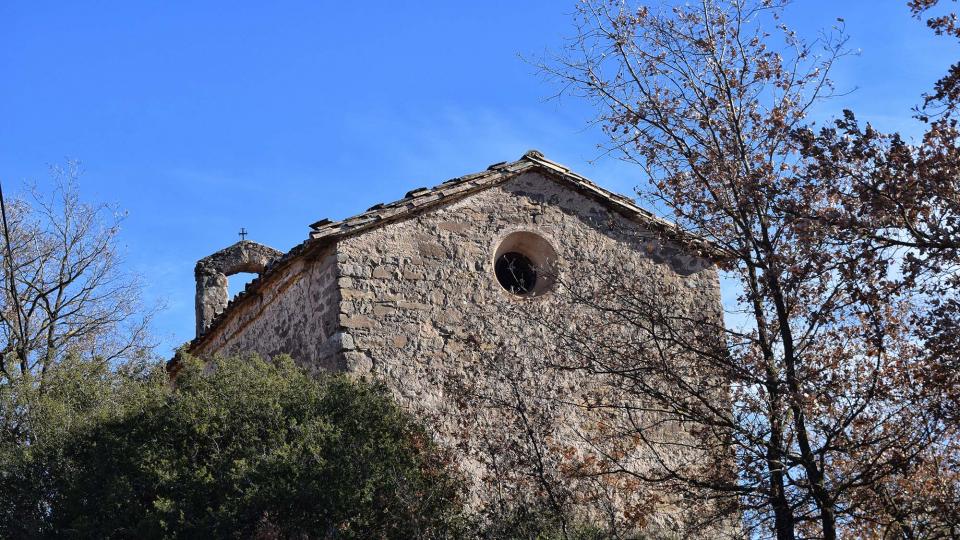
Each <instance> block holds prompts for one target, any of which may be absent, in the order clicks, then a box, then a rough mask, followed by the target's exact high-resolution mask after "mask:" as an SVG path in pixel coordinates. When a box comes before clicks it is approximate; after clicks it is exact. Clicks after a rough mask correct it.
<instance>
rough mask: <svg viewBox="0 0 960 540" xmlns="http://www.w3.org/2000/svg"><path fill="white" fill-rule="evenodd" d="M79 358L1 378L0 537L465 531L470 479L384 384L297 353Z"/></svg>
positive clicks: (408, 535)
mask: <svg viewBox="0 0 960 540" xmlns="http://www.w3.org/2000/svg"><path fill="white" fill-rule="evenodd" d="M184 366H185V367H184V368H183V370H181V371H180V373H179V374H178V377H177V381H176V388H175V389H174V388H172V387H171V385H169V384H168V383H167V382H166V380H165V378H164V376H163V374H162V373H157V372H156V371H147V372H137V373H117V372H113V371H110V370H106V369H103V368H97V367H94V366H92V365H90V364H84V363H82V362H75V363H66V364H63V365H62V367H61V366H58V367H57V368H56V370H55V371H54V372H52V373H48V376H47V377H48V379H47V381H48V382H47V383H46V384H45V386H44V388H43V391H42V392H41V391H39V390H37V389H35V385H31V384H29V381H23V383H22V384H21V383H19V382H17V383H15V384H13V385H10V386H8V387H4V388H2V389H0V392H2V394H0V415H2V419H0V420H2V422H3V425H4V427H5V428H6V431H5V434H4V440H3V442H2V443H0V444H2V446H0V536H2V537H25V536H26V537H36V536H52V537H84V538H85V537H104V538H132V537H136V538H163V537H233V536H241V537H247V536H260V537H293V536H305V537H321V538H322V537H336V538H356V537H364V538H366V537H379V538H424V537H428V538H437V537H449V536H454V535H458V534H459V532H458V531H460V529H458V527H462V526H463V525H462V524H463V521H464V519H463V514H462V488H461V483H460V482H459V481H458V479H457V478H455V477H454V476H453V475H451V474H450V473H449V472H448V471H449V470H450V467H449V463H448V461H447V458H446V456H445V454H444V453H442V452H441V451H439V449H438V448H437V447H436V446H435V445H434V444H433V442H432V441H431V440H430V438H429V437H428V436H427V435H426V433H425V432H424V431H423V429H422V428H420V427H419V426H417V425H416V424H414V423H412V422H411V421H410V420H409V419H408V418H407V417H406V416H405V415H404V414H403V413H402V412H401V411H400V410H399V408H398V407H397V406H396V405H395V404H394V402H393V401H392V400H391V399H390V397H389V395H388V394H387V392H386V391H385V390H384V389H383V388H382V387H380V386H376V385H370V384H366V383H362V382H356V381H353V380H350V379H347V378H345V377H342V376H324V377H320V378H315V377H311V376H308V375H306V374H305V373H303V372H302V371H301V370H300V369H298V368H297V367H296V366H295V365H294V364H293V362H292V361H290V360H289V359H279V360H276V361H264V360H261V359H259V358H243V359H240V358H230V359H219V360H218V361H217V362H216V363H215V364H214V365H212V366H210V367H205V366H203V365H202V364H201V363H200V362H199V361H196V360H193V359H190V358H186V359H185V364H184Z"/></svg>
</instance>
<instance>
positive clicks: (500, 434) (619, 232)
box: [338, 173, 720, 530]
mask: <svg viewBox="0 0 960 540" xmlns="http://www.w3.org/2000/svg"><path fill="white" fill-rule="evenodd" d="M516 231H530V232H534V233H536V234H537V235H539V236H541V237H543V238H545V239H546V240H547V241H548V242H549V243H550V244H551V246H552V247H553V248H554V250H555V251H556V253H557V255H558V259H559V260H558V268H559V278H560V280H561V281H566V282H570V283H579V284H583V283H589V282H591V280H594V279H595V278H597V277H598V276H597V273H598V272H600V268H599V265H601V264H604V265H605V266H604V268H607V269H609V268H610V262H611V261H613V263H614V264H615V265H617V266H616V270H617V271H620V272H621V273H623V272H626V273H627V274H628V275H635V276H637V279H640V280H650V281H651V282H656V283H663V284H667V285H669V290H671V291H674V293H673V294H676V295H678V298H675V299H673V300H674V301H677V303H678V304H679V305H682V306H685V307H682V308H681V309H689V310H700V311H701V312H702V311H704V310H705V311H707V312H710V313H713V314H715V315H716V316H717V317H719V306H720V300H719V287H718V279H717V274H716V272H715V270H714V269H713V268H712V267H710V266H709V265H707V264H706V263H705V262H704V261H702V260H698V259H694V258H691V257H689V256H686V255H685V254H684V253H685V252H684V250H682V249H680V248H679V247H678V246H671V245H662V244H660V243H659V242H658V241H656V240H655V239H654V238H653V237H652V236H651V235H649V234H647V233H646V232H645V231H644V230H643V229H642V228H641V227H639V226H638V225H637V224H636V223H634V222H632V221H628V220H627V219H625V218H622V217H620V216H619V215H616V214H612V213H610V212H609V211H608V210H607V207H606V206H604V205H603V204H601V203H599V202H596V201H595V200H593V199H590V198H587V197H585V196H582V195H580V194H578V193H576V192H574V191H572V190H570V189H568V188H567V187H564V186H561V185H560V184H558V183H556V182H554V181H552V180H550V179H547V178H545V177H543V176H541V175H540V174H538V173H527V174H524V175H522V176H520V177H518V178H516V179H514V180H511V181H509V182H508V183H506V184H504V185H502V186H500V187H495V188H491V189H489V190H486V191H483V192H481V193H479V194H476V195H473V196H471V197H468V198H466V199H464V200H461V201H459V202H456V203H454V204H451V205H449V206H446V207H443V208H442V209H439V210H435V211H432V212H428V213H426V214H423V215H421V216H419V217H417V218H414V219H410V220H407V221H403V222H399V223H396V224H392V225H387V226H385V227H382V228H379V229H376V230H373V231H370V232H366V233H364V234H362V235H359V236H356V237H352V238H348V239H345V240H341V242H340V245H339V247H338V264H339V267H340V274H341V278H340V286H341V295H342V302H341V307H340V325H341V326H342V327H343V332H344V338H345V339H344V340H343V343H344V346H345V349H346V352H345V353H344V355H345V363H346V367H347V369H349V370H351V371H354V372H357V373H361V374H369V376H371V377H373V378H375V379H380V380H385V381H387V384H388V385H389V387H390V388H392V389H393V390H394V392H395V393H396V395H397V397H398V398H399V400H400V402H401V403H402V404H403V405H404V406H405V407H406V408H408V409H410V410H413V411H416V412H417V414H418V415H419V416H420V417H422V418H426V419H428V421H430V422H431V423H432V424H433V427H434V429H435V430H436V432H437V433H439V435H440V437H441V439H442V440H443V441H444V442H445V443H446V444H448V445H449V446H451V447H454V448H457V449H458V452H460V453H461V454H462V456H463V460H462V462H461V464H462V466H463V467H464V469H465V470H466V471H467V472H468V474H469V475H470V476H471V477H472V478H474V479H477V480H478V486H477V488H476V490H477V491H476V493H477V494H478V495H477V497H478V498H479V499H482V500H483V501H484V502H485V503H488V504H490V503H492V504H496V503H497V499H500V498H502V499H505V500H517V499H525V498H528V499H533V498H539V499H541V500H552V501H571V500H574V499H576V498H578V497H581V496H585V497H586V498H589V499H592V501H593V502H592V503H591V506H592V507H593V508H592V511H593V512H597V511H599V512H603V511H609V513H610V516H608V517H609V518H610V519H619V518H622V517H623V511H624V509H625V507H628V506H629V505H631V504H635V505H639V504H641V503H642V502H644V501H645V500H647V499H644V501H641V500H640V499H643V498H644V496H645V495H644V494H638V497H639V498H637V499H636V500H631V501H628V500H624V498H623V497H624V496H623V492H624V489H623V486H617V485H613V484H609V485H604V484H603V482H596V481H593V480H590V481H571V480H570V477H569V474H567V472H569V470H568V469H569V467H568V466H569V463H570V462H572V461H576V460H577V459H578V458H584V459H585V458H586V457H587V456H589V455H590V452H589V449H588V448H587V443H586V442H585V438H584V436H583V435H582V434H583V433H584V432H587V431H589V430H590V429H592V427H593V426H595V425H596V424H597V423H598V422H601V421H603V420H602V418H601V416H600V415H598V414H593V413H591V412H589V407H585V406H584V404H586V403H587V402H588V401H589V400H590V399H591V396H596V395H598V394H599V395H610V392H611V389H609V388H601V387H600V386H602V383H601V382H598V381H596V380H587V379H584V378H582V377H580V376H579V375H578V374H577V373H574V372H569V371H566V372H565V371H563V370H556V369H550V368H549V367H548V366H547V365H546V364H545V363H544V361H543V360H544V358H549V357H552V356H561V355H560V352H561V351H560V350H559V349H558V347H560V345H561V344H559V343H558V342H557V341H556V339H555V337H554V336H552V335H551V332H550V331H549V329H548V327H547V325H544V324H541V323H542V322H545V321H558V320H559V321H564V320H569V321H574V320H576V319H577V317H575V315H576V314H574V313H571V312H570V311H571V310H572V309H576V308H575V307H573V306H572V305H571V304H570V303H569V302H567V301H566V300H565V295H564V294H561V293H560V292H559V291H554V292H547V293H546V294H544V295H543V296H541V297H538V298H537V297H535V298H527V297H518V296H515V295H513V294H511V293H509V292H507V291H506V290H504V289H503V288H502V287H501V286H500V285H499V284H498V283H497V281H496V278H495V276H494V271H493V265H494V260H493V258H494V253H495V251H496V249H497V246H498V244H499V242H500V241H501V240H502V239H503V238H505V237H506V236H508V235H509V234H511V233H513V232H516ZM561 324H562V322H561ZM653 423H655V422H653ZM664 429H667V430H669V429H672V428H666V427H665V428H664ZM663 436H664V437H666V438H674V439H678V438H681V437H683V436H684V435H683V434H681V433H679V432H677V433H665V434H664V435H663ZM564 455H566V456H567V457H568V458H572V459H567V460H565V459H563V457H562V456H564ZM636 459H638V460H640V461H642V460H643V459H644V457H643V456H637V458H636ZM641 468H642V467H641ZM565 471H566V472H565ZM588 494H589V495H588ZM660 495H662V494H660ZM660 495H658V496H657V497H654V498H655V499H659V500H661V501H663V503H662V504H661V506H660V507H659V508H658V509H657V512H655V513H657V514H658V517H657V522H656V523H653V524H651V527H654V526H656V527H660V529H658V530H662V529H674V528H676V527H678V524H677V523H678V522H679V521H681V520H682V514H683V511H682V509H680V507H678V506H677V505H675V504H674V502H671V501H670V497H669V496H660ZM531 502H534V501H531Z"/></svg>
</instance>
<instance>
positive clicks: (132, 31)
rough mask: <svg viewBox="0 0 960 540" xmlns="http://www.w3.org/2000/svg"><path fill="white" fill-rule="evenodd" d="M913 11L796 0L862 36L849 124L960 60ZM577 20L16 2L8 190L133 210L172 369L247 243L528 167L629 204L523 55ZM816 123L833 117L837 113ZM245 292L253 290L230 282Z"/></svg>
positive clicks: (561, 14) (10, 21)
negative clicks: (589, 184)
mask: <svg viewBox="0 0 960 540" xmlns="http://www.w3.org/2000/svg"><path fill="white" fill-rule="evenodd" d="M904 4H905V0H892V1H888V0H884V1H878V0H858V1H849V2H848V1H842V2H840V1H827V0H799V1H798V2H796V4H795V5H794V6H793V7H791V8H790V9H789V10H788V12H787V18H786V22H787V23H788V24H790V25H791V26H794V27H796V28H797V29H798V30H799V31H800V32H801V33H807V34H808V35H809V34H810V33H811V32H814V31H816V29H818V28H822V27H826V26H829V25H830V24H832V23H833V21H834V20H835V19H836V18H837V17H843V18H844V19H845V20H846V24H847V29H848V31H849V33H850V35H851V46H853V47H857V48H860V49H861V50H862V54H861V55H860V56H859V57H854V58H849V59H847V60H846V61H845V62H844V63H843V64H842V65H841V66H840V67H839V69H838V71H837V72H836V75H837V77H836V78H837V79H838V81H839V83H840V85H841V88H844V89H850V88H853V87H858V88H859V90H857V91H856V92H855V93H854V94H852V95H851V96H849V97H846V98H844V99H843V100H841V101H838V102H835V103H833V104H832V105H830V107H831V109H834V110H836V111H839V110H840V108H842V107H851V108H854V109H856V110H857V111H858V113H859V115H860V116H861V117H863V118H866V119H869V120H871V121H873V122H874V123H875V124H876V125H878V126H879V127H881V128H883V129H899V130H902V131H904V132H907V133H915V132H916V128H915V126H914V125H913V124H912V123H911V122H909V121H908V120H905V119H906V118H907V117H908V116H909V108H910V106H912V105H913V104H915V103H916V102H917V101H918V96H919V94H920V93H921V92H923V91H924V90H926V89H928V88H929V87H930V85H931V84H932V82H933V81H934V80H935V79H936V78H937V77H938V76H939V75H940V74H941V73H943V72H944V71H945V69H946V67H947V66H948V64H949V63H951V62H953V61H955V60H957V54H958V49H957V47H955V46H953V45H952V44H951V42H949V41H947V40H945V39H937V38H935V37H933V36H932V34H931V33H930V32H929V31H927V30H926V29H925V28H924V27H923V25H922V24H921V23H919V22H917V21H914V20H913V19H911V18H910V17H909V15H908V13H907V9H906V7H905V6H904ZM573 7H574V3H573V0H551V1H539V2H534V1H525V2H517V1H512V2H510V1H491V2H440V1H431V2H426V1H424V2H418V3H413V2H409V3H408V2H356V3H348V2H311V1H277V2H253V1H246V0H242V1H241V0H234V1H230V2H227V1H191V2H187V1H164V2H160V1H136V2H131V1H113V2H107V1H94V0H90V1H84V2H73V1H68V0H60V1H43V0H23V1H19V0H5V1H4V2H3V3H0V180H2V181H3V182H4V185H5V187H7V186H9V187H8V189H10V190H13V189H14V188H15V187H16V186H17V185H18V184H20V183H21V182H22V180H24V179H28V178H29V179H36V180H38V181H41V182H42V181H43V180H44V179H45V178H46V176H47V175H46V170H47V166H48V165H50V164H56V163H62V162H63V161H64V160H65V159H67V158H71V159H79V160H81V161H82V162H83V165H84V169H85V171H86V173H85V175H84V177H83V182H82V185H81V188H82V192H83V196H84V197H85V198H86V199H88V200H94V201H109V202H114V203H117V204H118V205H119V206H121V207H122V208H125V209H127V210H128V211H129V213H130V217H129V219H128V220H127V221H126V223H125V227H124V230H123V232H122V238H121V240H122V244H123V246H124V249H125V251H126V254H127V257H126V260H127V264H128V265H129V268H130V270H131V271H135V272H138V273H140V274H142V275H143V277H144V278H145V280H146V282H147V284H148V287H147V291H146V293H147V297H148V299H150V300H161V299H162V300H164V301H165V302H166V304H167V309H166V310H165V311H164V312H163V313H162V314H161V316H160V317H159V318H158V319H157V321H156V325H155V329H154V330H155V333H156V335H157V336H158V338H160V340H161V342H162V344H163V346H162V349H161V351H159V352H161V354H168V353H169V351H170V350H171V349H172V347H174V346H176V345H178V344H180V343H182V342H184V341H186V340H188V339H190V338H192V337H193V336H192V332H193V324H194V322H193V319H194V313H193V293H194V283H193V265H194V263H195V261H196V260H197V259H199V258H201V257H203V256H205V255H208V254H209V253H212V252H213V251H216V250H217V249H219V248H221V247H224V246H226V245H229V244H230V243H232V242H234V241H235V240H236V239H237V235H236V232H237V231H238V230H239V228H240V227H246V228H247V229H248V230H249V231H250V232H251V239H253V240H257V241H260V242H263V243H266V244H268V245H271V246H274V247H277V248H280V249H284V250H286V249H289V248H290V247H292V246H293V245H295V244H297V243H299V242H301V241H302V240H303V239H305V238H306V235H307V231H308V229H307V224H309V223H312V222H313V221H316V220H318V219H320V218H323V217H330V218H334V219H336V218H342V217H345V216H347V215H351V214H354V213H357V212H360V211H363V210H364V209H366V208H367V207H369V206H371V205H372V204H374V203H376V202H382V201H387V200H393V199H396V198H399V197H402V196H403V194H404V193H405V192H406V191H408V190H410V189H412V188H414V187H419V186H427V185H433V184H436V183H439V182H441V181H443V180H446V179H448V178H451V177H454V176H459V175H462V174H465V173H469V172H475V171H478V170H482V169H484V168H485V167H486V166H487V165H488V164H490V163H494V162H498V161H504V160H509V159H515V158H517V157H519V156H520V155H521V154H522V153H523V152H524V151H526V150H527V149H530V148H537V149H540V150H542V151H543V152H545V153H546V154H547V156H549V157H551V158H553V159H555V160H557V161H560V162H563V163H565V164H567V165H570V166H572V167H574V168H575V169H576V170H578V171H579V172H582V173H584V174H586V175H587V176H590V177H591V178H594V179H595V180H597V181H598V182H599V183H601V184H602V185H604V186H606V187H608V188H610V189H614V190H617V191H620V192H623V193H629V192H630V191H631V189H632V187H633V186H635V185H637V184H638V183H640V182H642V181H643V179H642V177H640V176H639V173H638V172H637V171H636V170H634V169H631V168H629V167H625V166H623V165H621V164H619V163H617V162H615V161H612V160H611V159H608V158H605V159H601V160H597V161H594V158H596V157H597V152H596V150H595V146H596V143H597V142H598V141H599V140H601V139H600V137H601V135H600V134H599V133H598V132H597V130H596V129H595V128H589V127H588V126H587V124H586V122H587V120H588V119H589V118H590V114H591V111H590V110H589V109H588V108H587V107H586V105H585V104H584V103H581V102H578V101H576V100H574V99H570V98H566V99H563V100H559V101H557V100H547V99H546V98H548V97H549V96H551V95H553V94H554V93H555V92H556V88H555V87H553V86H551V85H550V84H548V83H546V82H545V81H543V80H542V78H541V77H539V76H537V74H536V72H535V70H534V69H533V68H532V67H531V66H530V65H529V64H527V63H525V62H524V61H523V60H521V59H520V57H519V55H527V56H534V57H535V56H537V55H538V54H542V53H543V52H544V51H545V50H547V49H550V48H556V47H557V46H559V45H560V44H561V42H562V41H561V40H562V39H563V38H564V37H565V36H569V35H570V34H571V30H572V28H571V21H572V19H571V16H570V13H571V12H572V11H573ZM829 112H830V111H829V110H823V111H820V112H819V113H818V114H819V115H820V116H825V115H827V114H829ZM234 281H236V280H234Z"/></svg>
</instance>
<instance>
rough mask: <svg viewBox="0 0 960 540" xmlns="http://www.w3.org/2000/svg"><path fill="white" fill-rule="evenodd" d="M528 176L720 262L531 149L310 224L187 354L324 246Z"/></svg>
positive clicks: (706, 248)
mask: <svg viewBox="0 0 960 540" xmlns="http://www.w3.org/2000/svg"><path fill="white" fill-rule="evenodd" d="M528 171H540V172H542V173H544V174H546V175H547V176H549V177H550V178H551V179H553V180H554V181H557V182H559V183H561V184H563V185H565V186H567V187H570V188H571V189H573V190H575V191H577V192H578V193H581V194H583V195H586V196H588V197H590V198H592V199H594V200H596V201H598V202H600V203H602V204H604V205H606V206H607V207H608V208H610V209H611V210H613V211H615V212H617V213H619V214H620V215H622V216H624V217H626V218H628V219H631V220H633V221H636V222H639V223H640V224H642V225H644V226H645V227H647V228H649V229H651V230H652V231H654V232H658V233H661V234H663V235H664V236H665V237H666V238H668V239H670V240H672V241H675V242H677V243H679V244H682V245H684V246H686V247H688V248H690V249H691V250H692V251H693V253H692V254H694V255H697V256H700V257H704V258H707V259H710V260H713V261H719V260H721V259H723V253H722V251H721V250H720V249H719V248H717V247H716V246H714V245H713V244H711V243H710V242H708V241H706V240H704V239H702V238H700V237H698V236H696V235H694V234H691V233H689V232H686V231H683V230H681V229H679V228H678V227H677V226H676V225H675V224H674V223H672V222H670V221H668V220H665V219H663V218H660V217H657V216H655V215H654V214H652V213H651V212H649V211H647V210H644V209H643V208H640V207H639V206H637V205H636V204H635V203H634V202H633V200H632V199H630V198H628V197H625V196H623V195H619V194H617V193H614V192H611V191H609V190H606V189H604V188H602V187H600V186H598V185H597V184H595V183H594V182H592V181H591V180H589V179H587V178H586V177H584V176H581V175H579V174H577V173H575V172H573V171H571V170H570V169H569V168H567V167H566V166H564V165H561V164H559V163H557V162H555V161H551V160H549V159H547V158H546V157H544V156H543V154H542V153H540V152H538V151H536V150H531V151H529V152H527V153H526V154H524V155H523V157H521V158H520V159H519V160H517V161H513V162H502V163H496V164H494V165H491V166H490V167H488V168H487V170H485V171H482V172H479V173H474V174H469V175H466V176H461V177H459V178H453V179H451V180H447V181H446V182H443V183H442V184H440V185H438V186H435V187H433V188H418V189H414V190H411V191H409V192H408V193H407V194H406V196H405V197H404V198H403V199H400V200H397V201H393V202H390V203H381V204H376V205H374V206H372V207H370V208H369V209H368V210H367V211H366V212H363V213H361V214H357V215H355V216H351V217H348V218H345V219H343V220H340V221H331V220H327V219H324V220H320V221H317V222H315V223H313V224H311V225H310V228H311V229H312V230H311V232H310V236H309V238H308V239H307V240H306V241H304V242H302V243H301V244H299V245H297V246H295V247H294V248H293V249H291V250H290V251H288V252H287V253H286V254H284V255H283V256H282V257H280V258H279V259H277V260H276V261H274V262H273V263H271V264H270V265H269V266H268V267H267V268H266V269H264V271H263V273H262V274H260V275H259V276H257V277H256V278H254V279H253V280H252V281H250V282H249V283H247V286H246V287H245V288H244V290H243V291H241V292H240V293H239V294H237V295H236V296H234V297H233V299H231V300H230V302H229V303H228V304H227V307H226V309H224V311H223V312H221V313H220V314H218V315H217V316H216V317H215V318H214V319H213V321H212V323H211V324H210V326H209V327H208V328H207V329H206V331H205V332H204V333H203V334H201V335H200V336H198V337H197V338H195V339H194V340H192V341H191V342H190V343H189V344H188V345H187V351H188V352H192V351H194V350H195V349H196V348H197V347H199V346H201V345H203V344H204V343H206V342H207V340H209V339H210V338H211V337H212V336H213V335H214V334H216V332H217V331H218V330H219V326H221V325H222V324H223V321H224V320H225V319H227V318H228V317H230V316H231V314H232V313H233V312H234V311H236V310H237V309H239V306H241V305H243V304H245V303H247V302H249V301H251V299H252V298H255V297H257V296H259V291H260V289H261V288H262V287H263V286H264V284H266V283H267V282H269V281H270V280H271V279H272V278H274V277H275V276H276V275H278V273H279V271H280V270H282V269H283V268H286V267H287V266H289V265H290V264H291V263H293V262H294V261H295V260H297V259H299V258H301V257H305V256H307V255H308V254H311V253H316V252H317V251H318V250H321V249H323V248H324V247H327V246H329V245H331V244H335V243H336V242H337V241H338V240H340V239H343V238H347V237H352V236H356V235H359V234H363V233H364V232H366V231H369V230H372V229H377V228H380V227H383V226H385V225H388V224H390V223H396V222H399V221H404V220H407V219H411V218H413V217H416V216H418V215H420V214H423V213H424V212H427V211H430V210H432V209H434V208H436V207H439V206H446V205H448V204H450V203H453V202H455V201H458V200H461V199H463V198H465V197H468V196H470V195H473V194H475V193H478V192H480V191H483V190H486V189H489V188H491V187H494V186H498V185H500V184H503V183H505V182H507V181H509V180H511V179H513V178H516V177H517V176H519V175H521V174H523V173H525V172H528ZM175 365H176V359H175V358H174V359H172V360H170V362H168V369H171V370H174V369H175Z"/></svg>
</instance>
